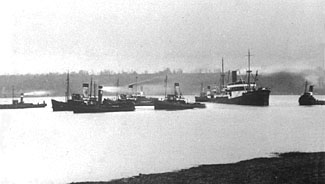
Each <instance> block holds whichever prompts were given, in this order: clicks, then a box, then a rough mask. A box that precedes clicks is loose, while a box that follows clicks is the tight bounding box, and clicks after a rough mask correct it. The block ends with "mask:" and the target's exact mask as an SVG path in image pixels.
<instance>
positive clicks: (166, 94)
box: [165, 75, 168, 98]
mask: <svg viewBox="0 0 325 184" xmlns="http://www.w3.org/2000/svg"><path fill="white" fill-rule="evenodd" d="M167 79H168V78H167V75H166V78H165V98H166V97H167Z"/></svg>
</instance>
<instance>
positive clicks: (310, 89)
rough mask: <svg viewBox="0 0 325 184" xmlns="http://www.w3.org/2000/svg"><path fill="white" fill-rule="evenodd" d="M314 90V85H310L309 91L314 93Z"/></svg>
mask: <svg viewBox="0 0 325 184" xmlns="http://www.w3.org/2000/svg"><path fill="white" fill-rule="evenodd" d="M313 91H314V86H312V85H310V86H309V92H311V93H312V92H313Z"/></svg>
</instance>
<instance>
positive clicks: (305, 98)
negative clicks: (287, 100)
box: [298, 81, 325, 105]
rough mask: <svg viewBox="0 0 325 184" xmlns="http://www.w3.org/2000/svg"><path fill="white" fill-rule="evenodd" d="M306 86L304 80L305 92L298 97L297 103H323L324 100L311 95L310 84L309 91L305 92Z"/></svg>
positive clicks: (324, 102) (311, 87)
mask: <svg viewBox="0 0 325 184" xmlns="http://www.w3.org/2000/svg"><path fill="white" fill-rule="evenodd" d="M307 87H308V82H307V81H306V84H305V92H304V94H302V95H301V96H300V97H299V100H298V101H299V105H325V101H324V100H317V99H316V98H315V97H314V96H313V89H314V86H313V85H310V86H309V91H308V92H307Z"/></svg>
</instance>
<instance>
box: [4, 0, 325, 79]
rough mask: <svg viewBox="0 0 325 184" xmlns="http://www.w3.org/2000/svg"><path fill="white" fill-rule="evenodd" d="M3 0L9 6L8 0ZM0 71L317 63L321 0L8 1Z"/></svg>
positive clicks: (324, 9)
mask: <svg viewBox="0 0 325 184" xmlns="http://www.w3.org/2000/svg"><path fill="white" fill-rule="evenodd" d="M9 2H10V3H9ZM9 2H7V3H2V5H1V7H0V24H1V30H0V49H1V50H0V59H1V67H0V74H12V73H45V72H66V71H67V70H70V71H78V70H81V69H82V70H88V71H93V72H97V71H100V70H113V71H122V70H124V71H130V70H134V71H138V72H143V71H145V70H147V71H149V72H153V71H158V70H163V69H164V68H166V67H169V68H172V69H174V68H175V69H177V68H182V69H183V70H184V71H193V70H195V69H198V68H208V69H211V70H213V69H216V68H220V65H221V64H220V63H221V57H224V59H225V66H226V69H237V68H245V67H246V65H247V57H245V55H247V50H248V49H251V52H252V54H254V57H252V65H253V66H255V67H257V68H260V70H262V71H269V70H272V69H275V68H302V67H317V66H322V65H323V62H324V59H323V58H324V56H323V52H324V43H325V41H324V40H325V26H324V25H325V1H324V0H294V1H293V0H286V1H285V0H283V1H280V0H272V1H270V0H151V1H150V0H137V1H135V0H56V1H49V0H29V1H28V2H27V1H24V0H13V1H9Z"/></svg>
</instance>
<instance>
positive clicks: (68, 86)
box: [65, 71, 70, 102]
mask: <svg viewBox="0 0 325 184" xmlns="http://www.w3.org/2000/svg"><path fill="white" fill-rule="evenodd" d="M69 81H70V80H69V71H68V74H67V90H66V92H65V101H66V102H68V100H69V93H70V91H69V90H70V82H69Z"/></svg>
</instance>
